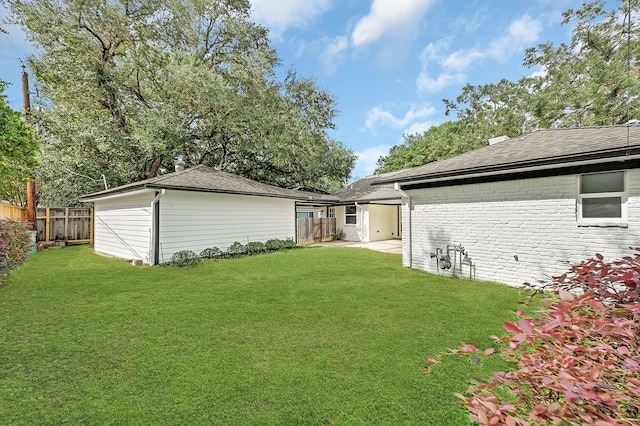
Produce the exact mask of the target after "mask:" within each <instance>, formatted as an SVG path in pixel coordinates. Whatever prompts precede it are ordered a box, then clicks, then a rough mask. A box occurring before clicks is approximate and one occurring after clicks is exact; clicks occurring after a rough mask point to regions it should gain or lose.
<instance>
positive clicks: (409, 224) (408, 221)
mask: <svg viewBox="0 0 640 426" xmlns="http://www.w3.org/2000/svg"><path fill="white" fill-rule="evenodd" d="M394 188H395V190H396V191H398V193H399V194H400V196H401V197H402V198H406V199H407V229H406V231H405V230H404V229H403V230H402V241H404V238H405V234H406V235H407V244H408V246H409V265H408V266H409V268H412V267H413V244H412V240H411V196H409V194H407V193H406V192H405V191H403V190H402V189H400V184H399V183H398V182H396V183H395V184H394ZM400 220H402V216H400Z"/></svg>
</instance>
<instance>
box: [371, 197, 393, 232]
mask: <svg viewBox="0 0 640 426" xmlns="http://www.w3.org/2000/svg"><path fill="white" fill-rule="evenodd" d="M396 237H398V206H386V205H381V204H371V205H369V241H381V240H389V239H391V238H396Z"/></svg>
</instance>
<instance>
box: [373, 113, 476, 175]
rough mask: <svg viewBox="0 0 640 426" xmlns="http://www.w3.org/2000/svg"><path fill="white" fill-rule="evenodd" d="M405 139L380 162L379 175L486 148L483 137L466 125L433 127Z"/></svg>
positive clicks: (459, 123) (378, 163) (456, 123)
mask: <svg viewBox="0 0 640 426" xmlns="http://www.w3.org/2000/svg"><path fill="white" fill-rule="evenodd" d="M403 137H404V140H405V142H404V144H402V145H396V146H393V147H392V148H391V150H390V151H389V155H387V156H385V157H380V158H379V159H378V162H377V168H376V173H386V172H392V171H394V170H400V169H404V168H407V167H415V166H420V165H423V164H427V163H430V162H432V161H437V160H442V159H445V158H449V157H453V156H454V155H458V154H461V153H463V152H466V151H469V150H472V149H475V148H479V147H481V146H483V145H486V144H487V139H486V138H485V137H484V135H483V134H477V133H475V134H474V133H473V132H472V131H470V130H469V128H466V127H465V121H450V122H447V123H444V124H441V125H440V126H434V127H431V128H430V129H429V130H426V131H425V132H424V133H423V134H422V135H419V134H415V135H406V134H405V135H403Z"/></svg>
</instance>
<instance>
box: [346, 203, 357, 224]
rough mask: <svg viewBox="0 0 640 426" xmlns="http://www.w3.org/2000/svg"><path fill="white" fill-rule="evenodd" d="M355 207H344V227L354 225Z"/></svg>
mask: <svg viewBox="0 0 640 426" xmlns="http://www.w3.org/2000/svg"><path fill="white" fill-rule="evenodd" d="M356 217H357V216H356V206H355V205H351V206H345V207H344V223H345V225H355V224H356V223H357V221H356Z"/></svg>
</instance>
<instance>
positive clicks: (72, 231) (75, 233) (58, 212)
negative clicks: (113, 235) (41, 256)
mask: <svg viewBox="0 0 640 426" xmlns="http://www.w3.org/2000/svg"><path fill="white" fill-rule="evenodd" d="M36 215H37V222H38V241H39V242H44V243H48V242H55V241H57V242H65V243H66V244H92V243H93V209H92V208H89V207H61V208H49V207H46V208H44V207H39V208H38V209H36Z"/></svg>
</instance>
